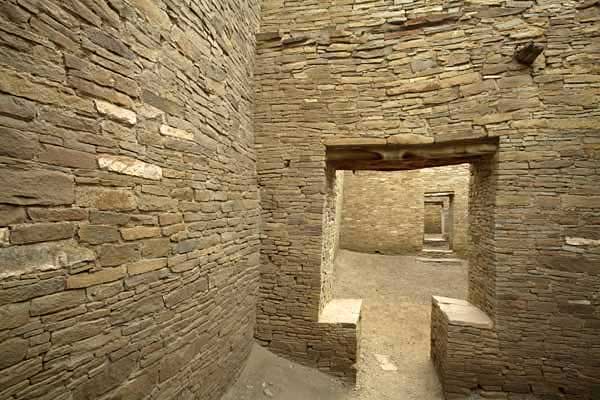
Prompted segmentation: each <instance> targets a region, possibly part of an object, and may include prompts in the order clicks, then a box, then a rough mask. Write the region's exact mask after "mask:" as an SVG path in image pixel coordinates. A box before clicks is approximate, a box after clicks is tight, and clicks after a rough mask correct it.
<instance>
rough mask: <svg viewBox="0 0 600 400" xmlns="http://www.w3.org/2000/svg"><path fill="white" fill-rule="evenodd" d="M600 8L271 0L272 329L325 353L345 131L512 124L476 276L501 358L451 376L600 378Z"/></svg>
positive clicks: (262, 113)
mask: <svg viewBox="0 0 600 400" xmlns="http://www.w3.org/2000/svg"><path fill="white" fill-rule="evenodd" d="M599 21H600V6H599V5H598V3H597V2H595V1H571V0H549V1H544V2H529V1H524V2H514V1H508V0H507V1H497V2H467V1H462V0H449V1H443V0H440V1H435V2H430V1H424V0H417V1H411V2H404V1H394V0H366V1H365V0H361V1H354V0H350V1H343V2H339V1H333V0H324V1H318V2H315V1H312V0H298V1H293V2H292V1H285V2H284V1H282V0H266V1H264V2H263V12H262V27H261V30H262V33H261V34H260V35H259V37H258V38H259V44H258V60H257V64H258V68H257V107H256V114H255V128H256V133H257V153H258V163H257V168H258V175H259V184H260V191H261V204H262V218H263V224H264V226H265V230H264V231H263V232H262V236H261V237H262V244H263V247H262V250H261V288H260V302H259V306H258V326H257V332H258V333H257V337H259V338H260V339H261V340H262V342H263V343H264V344H265V345H268V346H270V347H271V348H272V349H277V351H279V352H280V353H283V354H286V355H288V356H290V357H293V358H296V359H303V360H304V361H306V362H307V363H310V362H312V363H314V365H318V362H319V360H320V357H321V355H320V354H318V353H317V352H314V351H313V348H314V347H313V344H314V343H319V340H320V339H319V335H318V332H317V330H316V329H314V326H315V320H314V315H315V314H316V313H318V310H319V309H320V308H321V306H320V304H319V302H320V301H322V299H321V298H320V296H319V293H320V292H321V289H320V287H319V286H320V283H321V268H322V267H321V261H322V256H321V249H322V246H321V243H322V241H323V233H324V231H323V227H322V221H323V216H322V212H323V211H322V210H323V209H324V208H323V204H324V203H325V201H326V193H327V180H326V173H325V171H326V165H327V159H326V147H325V143H326V142H327V141H328V140H330V139H332V138H336V139H338V140H339V139H349V140H350V139H351V140H357V139H362V140H364V141H370V142H372V143H379V144H382V143H383V144H385V143H396V142H398V141H400V142H408V141H418V142H420V143H423V142H427V141H429V142H434V143H436V142H437V143H441V142H448V141H457V140H466V139H477V138H498V141H499V151H498V153H497V154H496V155H495V156H494V157H491V158H490V159H486V160H484V161H480V162H479V163H477V164H478V165H477V166H476V167H475V168H474V177H473V179H472V181H473V185H474V189H475V190H471V193H472V195H471V199H470V200H471V201H470V207H472V211H473V212H472V213H471V215H473V214H475V216H474V218H475V219H476V221H474V222H473V223H471V225H470V226H471V229H472V232H473V234H472V235H471V236H472V237H473V240H474V241H475V239H476V238H477V240H479V242H478V243H477V245H476V246H475V247H474V253H473V255H472V257H471V262H470V263H471V271H470V277H469V279H470V292H471V293H470V301H471V302H472V303H473V304H474V305H476V306H477V307H479V308H480V309H482V310H484V311H486V312H487V313H488V314H489V316H490V318H491V319H492V321H493V323H494V324H493V329H494V331H493V332H492V334H490V336H489V338H491V339H490V340H493V338H494V337H495V338H497V341H498V342H497V343H496V344H494V345H490V346H491V347H493V348H495V349H497V351H495V350H494V352H492V353H489V354H488V353H486V352H482V353H481V354H482V355H481V356H482V357H486V360H485V364H486V366H487V367H486V373H485V374H476V373H475V374H471V375H470V377H471V378H473V379H465V380H464V381H461V380H453V381H452V382H444V384H445V388H447V392H448V393H450V391H451V392H452V393H458V392H469V391H471V390H479V389H483V390H490V391H499V392H507V393H513V394H515V393H534V394H536V395H538V396H540V397H544V398H553V399H556V398H559V399H560V398H564V399H587V400H589V399H591V398H592V393H597V392H598V384H599V382H600V369H599V368H598V365H597V360H598V359H600V354H599V352H598V351H599V350H598V349H600V336H598V335H597V331H598V326H599V323H600V318H599V315H600V302H599V300H598V296H597V295H596V293H597V291H598V288H599V285H600V275H599V274H598V268H597V266H598V265H599V263H600V236H599V232H600V229H599V228H600V221H599V219H598V218H599V216H600V194H599V192H598V187H600V171H599V170H598V163H599V160H600V147H599V146H600V143H599V139H598V138H599V137H600V130H599V127H600V109H599V108H598V104H599V100H600V70H599V69H598V65H599V64H598V61H599V60H600V47H599V46H598V40H597V39H598V35H599V34H600V22H599ZM529 41H535V42H536V43H537V44H540V45H543V46H544V48H545V50H544V52H543V54H542V55H541V56H540V57H538V58H537V60H536V61H535V63H534V64H533V65H532V66H526V65H522V64H520V63H518V62H516V61H515V60H514V59H513V55H514V52H515V50H516V48H517V47H519V46H522V45H524V44H525V43H527V42H529ZM407 135H408V136H407ZM411 135H418V136H411ZM479 222H481V224H480V223H479ZM294 276H297V277H299V280H300V282H301V283H300V282H299V280H296V279H294ZM317 298H319V301H317ZM298 305H302V307H301V308H300V307H298ZM305 306H306V307H305ZM453 334H454V333H453ZM455 356H458V355H455ZM467 360H468V358H465V362H466V361H467ZM452 363H458V364H460V361H459V360H458V359H457V358H455V357H454V356H453V360H452ZM441 364H443V363H441ZM441 364H440V365H441ZM465 365H466V364H465ZM467 372H469V373H470V372H471V371H467ZM490 377H493V379H488V378H490ZM448 384H451V385H455V386H454V387H448Z"/></svg>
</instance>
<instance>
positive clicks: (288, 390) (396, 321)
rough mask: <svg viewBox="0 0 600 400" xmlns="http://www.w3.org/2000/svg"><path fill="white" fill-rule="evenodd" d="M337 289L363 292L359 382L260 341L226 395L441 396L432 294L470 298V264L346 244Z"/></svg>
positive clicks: (245, 398)
mask: <svg viewBox="0 0 600 400" xmlns="http://www.w3.org/2000/svg"><path fill="white" fill-rule="evenodd" d="M335 276H336V284H335V297H340V298H362V299H363V310H362V312H363V319H362V338H361V348H360V357H359V362H358V368H359V377H358V386H357V388H356V389H355V390H350V389H348V388H345V387H343V386H341V385H340V384H339V383H338V382H337V381H336V380H334V379H332V378H330V377H329V376H327V375H325V374H322V373H320V372H318V371H315V370H313V369H310V368H306V367H303V366H300V365H297V364H295V363H292V362H289V361H287V360H284V359H282V358H280V357H277V356H275V355H273V354H271V353H269V352H268V351H265V350H263V349H261V348H255V349H254V350H253V352H252V356H251V357H250V360H249V362H248V365H247V366H246V368H245V370H244V371H243V373H242V376H241V377H240V379H239V380H238V382H237V383H236V384H235V385H234V387H232V389H231V390H230V391H229V392H228V393H227V394H226V395H225V396H224V397H223V400H258V399H268V398H274V399H281V400H309V399H311V400H392V399H393V400H399V399H402V400H441V399H443V397H442V395H441V389H440V385H439V382H438V379H437V377H436V374H435V371H434V369H433V365H432V364H431V361H430V360H429V321H430V312H431V295H432V294H436V295H442V296H448V297H455V298H465V296H466V290H467V270H466V267H465V266H460V265H443V264H434V263H432V264H428V263H418V262H416V261H415V259H414V257H399V256H382V255H373V254H362V253H355V252H350V251H346V250H341V251H340V253H339V255H338V258H337V260H336V271H335Z"/></svg>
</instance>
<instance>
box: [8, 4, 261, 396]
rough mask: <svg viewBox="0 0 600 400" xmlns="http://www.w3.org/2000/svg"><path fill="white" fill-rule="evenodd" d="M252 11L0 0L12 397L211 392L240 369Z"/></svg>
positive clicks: (250, 319) (255, 7) (247, 258)
mask: <svg viewBox="0 0 600 400" xmlns="http://www.w3.org/2000/svg"><path fill="white" fill-rule="evenodd" d="M258 3H259V2H258V0H250V1H245V2H241V3H240V2H237V3H234V2H214V1H206V0H192V1H186V2H181V1H173V0H152V1H150V0H124V1H112V0H110V1H107V0H93V1H89V0H84V1H57V0H56V1H55V0H47V1H33V2H32V1H17V0H7V1H3V2H2V5H0V138H1V139H0V187H1V190H0V354H1V357H0V399H3V400H4V399H6V400H20V399H30V400H34V399H36V400H43V399H56V400H59V399H74V400H75V399H90V400H92V399H100V398H111V399H139V400H142V399H147V398H152V399H191V398H194V399H207V400H208V399H211V400H212V399H218V398H220V395H221V394H222V393H223V392H224V390H225V389H226V388H227V387H228V385H229V384H230V383H231V382H232V381H233V379H234V378H235V377H236V376H237V374H238V373H239V371H240V370H241V368H242V367H243V365H244V361H245V359H246V357H247V355H248V353H249V351H250V348H251V345H252V342H253V340H252V338H253V333H254V324H255V304H256V300H255V299H256V292H257V286H258V268H257V266H258V240H259V237H258V217H259V213H258V190H257V184H256V161H255V159H256V157H255V151H254V131H253V125H252V110H253V98H254V95H253V91H254V89H253V81H252V75H253V69H254V56H255V35H254V32H255V31H256V29H257V26H258V16H259V15H258V14H259V4H258ZM163 126H168V127H170V129H171V130H165V129H164V128H162V127H163ZM180 131H181V132H188V135H187V136H186V137H185V139H186V140H182V139H181V137H178V136H177V135H170V136H169V135H168V134H169V133H172V132H180ZM165 132H167V134H165ZM190 240H191V241H193V246H191V247H189V248H186V251H185V252H183V251H180V248H181V247H182V243H187V242H188V241H190Z"/></svg>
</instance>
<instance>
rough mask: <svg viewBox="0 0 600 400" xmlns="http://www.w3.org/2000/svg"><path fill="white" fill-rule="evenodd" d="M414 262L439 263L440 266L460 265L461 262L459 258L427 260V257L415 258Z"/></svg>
mask: <svg viewBox="0 0 600 400" xmlns="http://www.w3.org/2000/svg"><path fill="white" fill-rule="evenodd" d="M415 260H417V261H419V262H429V263H440V264H462V262H463V261H462V260H461V259H459V258H433V257H432V258H427V257H416V258H415Z"/></svg>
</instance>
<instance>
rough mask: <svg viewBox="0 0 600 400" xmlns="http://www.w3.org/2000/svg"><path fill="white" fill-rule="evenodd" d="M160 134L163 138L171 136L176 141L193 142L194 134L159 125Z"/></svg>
mask: <svg viewBox="0 0 600 400" xmlns="http://www.w3.org/2000/svg"><path fill="white" fill-rule="evenodd" d="M160 133H162V134H163V135H165V136H171V137H174V138H177V139H184V140H190V141H193V140H194V134H193V133H192V132H188V131H184V130H183V129H178V128H173V127H172V126H169V125H161V126H160Z"/></svg>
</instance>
